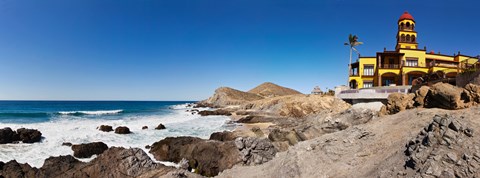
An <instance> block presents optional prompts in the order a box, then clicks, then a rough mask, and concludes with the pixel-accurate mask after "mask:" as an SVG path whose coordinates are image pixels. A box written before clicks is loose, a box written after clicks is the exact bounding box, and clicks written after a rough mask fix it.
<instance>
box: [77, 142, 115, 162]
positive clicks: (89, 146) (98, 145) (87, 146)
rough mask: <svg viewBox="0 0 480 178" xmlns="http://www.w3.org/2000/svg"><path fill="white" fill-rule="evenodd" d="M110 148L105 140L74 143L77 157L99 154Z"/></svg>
mask: <svg viewBox="0 0 480 178" xmlns="http://www.w3.org/2000/svg"><path fill="white" fill-rule="evenodd" d="M107 149H108V146H107V145H106V144H105V143H103V142H93V143H84V144H80V145H72V150H73V156H75V157H77V158H90V157H91V156H92V155H95V154H96V155H98V154H101V153H103V152H104V151H105V150H107Z"/></svg>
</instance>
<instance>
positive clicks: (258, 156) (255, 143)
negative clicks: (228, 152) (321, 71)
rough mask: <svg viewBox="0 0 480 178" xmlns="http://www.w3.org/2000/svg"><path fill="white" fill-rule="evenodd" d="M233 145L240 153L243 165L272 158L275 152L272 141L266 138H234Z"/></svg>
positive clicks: (256, 163)
mask: <svg viewBox="0 0 480 178" xmlns="http://www.w3.org/2000/svg"><path fill="white" fill-rule="evenodd" d="M235 146H236V147H237V149H238V150H240V153H241V154H242V161H243V164H245V165H259V164H263V163H266V162H268V161H270V160H272V159H273V158H274V157H275V154H276V153H277V151H276V149H275V147H274V146H273V144H272V142H270V141H269V140H268V139H259V138H253V137H246V138H244V137H239V138H237V139H235Z"/></svg>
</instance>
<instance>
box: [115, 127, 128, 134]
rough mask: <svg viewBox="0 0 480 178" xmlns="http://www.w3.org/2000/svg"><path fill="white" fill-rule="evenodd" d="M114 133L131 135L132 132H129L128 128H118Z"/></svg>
mask: <svg viewBox="0 0 480 178" xmlns="http://www.w3.org/2000/svg"><path fill="white" fill-rule="evenodd" d="M115 133H116V134H129V133H132V132H130V129H129V128H128V127H125V126H120V127H117V128H115Z"/></svg>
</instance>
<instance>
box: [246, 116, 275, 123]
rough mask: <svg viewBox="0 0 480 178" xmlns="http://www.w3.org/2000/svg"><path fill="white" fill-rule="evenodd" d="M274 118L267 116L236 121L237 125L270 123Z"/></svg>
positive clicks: (249, 117)
mask: <svg viewBox="0 0 480 178" xmlns="http://www.w3.org/2000/svg"><path fill="white" fill-rule="evenodd" d="M274 120H275V118H273V117H269V116H245V117H242V118H240V119H238V120H237V123H250V124H252V123H262V122H272V121H274Z"/></svg>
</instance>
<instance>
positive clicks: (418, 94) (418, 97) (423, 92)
mask: <svg viewBox="0 0 480 178" xmlns="http://www.w3.org/2000/svg"><path fill="white" fill-rule="evenodd" d="M429 90H430V87H428V86H421V87H420V88H419V89H418V90H417V91H415V98H414V102H415V103H414V106H417V107H424V106H425V98H426V97H427V94H428V92H429Z"/></svg>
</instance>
